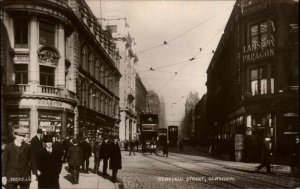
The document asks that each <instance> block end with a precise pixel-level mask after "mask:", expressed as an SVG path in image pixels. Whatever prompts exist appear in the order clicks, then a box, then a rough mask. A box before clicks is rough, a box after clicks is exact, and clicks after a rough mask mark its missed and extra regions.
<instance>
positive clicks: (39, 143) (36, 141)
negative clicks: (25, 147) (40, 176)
mask: <svg viewBox="0 0 300 189" xmlns="http://www.w3.org/2000/svg"><path fill="white" fill-rule="evenodd" d="M30 146H31V149H32V153H33V155H34V160H35V162H36V163H37V159H38V155H39V153H40V152H41V151H42V149H43V131H42V129H38V130H37V134H36V135H35V136H34V137H33V138H32V139H31V143H30Z"/></svg>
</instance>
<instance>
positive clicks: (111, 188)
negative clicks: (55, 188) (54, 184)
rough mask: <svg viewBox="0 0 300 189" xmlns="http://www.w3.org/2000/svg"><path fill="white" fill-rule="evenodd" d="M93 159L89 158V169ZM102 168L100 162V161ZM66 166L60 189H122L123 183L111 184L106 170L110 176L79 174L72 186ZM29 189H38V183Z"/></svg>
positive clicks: (60, 181)
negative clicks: (77, 180)
mask: <svg viewBox="0 0 300 189" xmlns="http://www.w3.org/2000/svg"><path fill="white" fill-rule="evenodd" d="M93 159H94V158H93V157H91V159H90V166H89V167H90V168H91V167H93V166H94V164H93V161H94V160H93ZM100 164H101V167H102V161H101V163H100ZM67 166H68V165H67V164H66V163H65V164H64V165H63V168H62V171H61V173H60V176H59V184H60V188H61V189H73V188H74V189H76V188H82V189H83V188H84V189H119V188H123V183H122V182H121V181H120V182H116V183H113V182H112V181H111V180H110V179H111V170H108V174H109V175H110V176H108V177H103V176H102V175H98V174H94V173H89V174H87V173H80V174H79V184H72V183H71V175H70V173H68V171H67ZM30 188H34V189H35V188H38V182H37V181H34V182H32V183H31V184H30Z"/></svg>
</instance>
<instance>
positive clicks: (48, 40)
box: [40, 22, 55, 47]
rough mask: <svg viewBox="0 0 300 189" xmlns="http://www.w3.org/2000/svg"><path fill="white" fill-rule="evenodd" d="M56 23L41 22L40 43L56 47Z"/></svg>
mask: <svg viewBox="0 0 300 189" xmlns="http://www.w3.org/2000/svg"><path fill="white" fill-rule="evenodd" d="M54 41H55V25H54V24H50V23H46V22H40V45H45V46H50V47H54V45H55V43H54Z"/></svg>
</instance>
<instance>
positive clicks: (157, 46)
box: [136, 10, 225, 54]
mask: <svg viewBox="0 0 300 189" xmlns="http://www.w3.org/2000/svg"><path fill="white" fill-rule="evenodd" d="M223 12H225V10H224V11H221V12H219V13H217V14H215V15H213V16H211V17H209V18H208V19H207V20H204V21H203V22H201V23H199V24H197V25H196V26H194V27H192V28H190V29H188V30H186V31H185V32H183V33H181V34H179V35H178V36H176V37H174V38H172V39H171V40H169V41H164V42H163V44H160V45H156V46H153V47H151V48H148V49H144V50H141V51H138V52H136V54H141V53H145V52H147V51H150V50H153V49H156V48H159V47H162V46H164V45H168V44H169V43H170V42H171V41H174V40H176V39H178V38H180V37H181V36H183V35H185V34H186V33H188V32H190V31H192V30H194V29H196V28H197V27H199V26H200V25H202V24H204V23H206V22H208V21H210V20H212V19H213V18H214V17H216V16H218V15H219V14H221V13H223Z"/></svg>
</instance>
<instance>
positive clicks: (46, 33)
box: [14, 19, 55, 48]
mask: <svg viewBox="0 0 300 189" xmlns="http://www.w3.org/2000/svg"><path fill="white" fill-rule="evenodd" d="M14 36H15V48H28V20H27V19H15V20H14ZM39 44H40V45H45V46H50V47H54V46H55V25H54V24H51V23H48V22H45V21H40V22H39Z"/></svg>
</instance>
